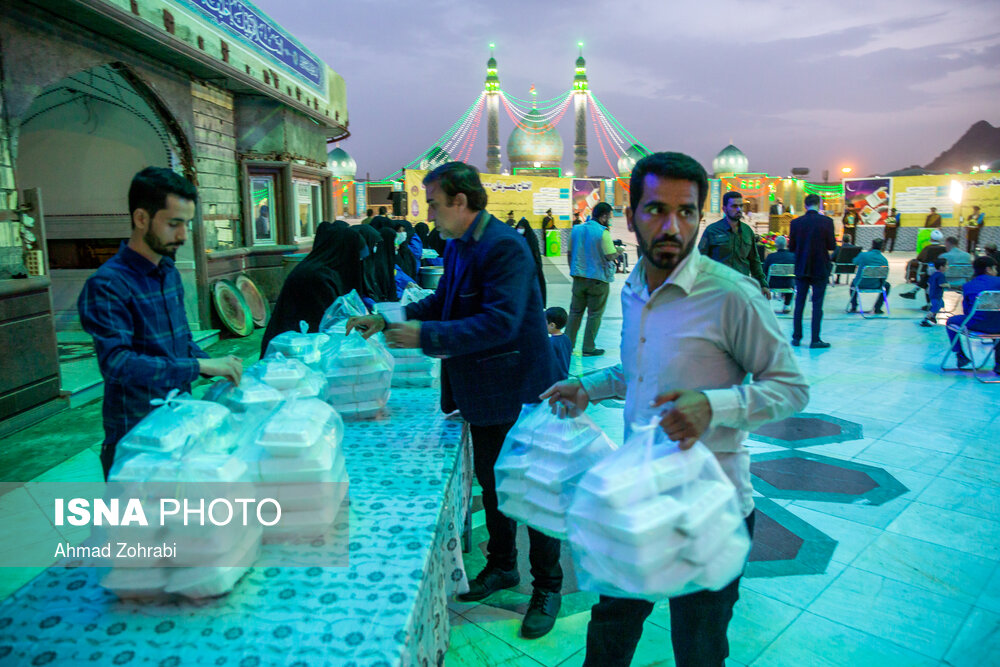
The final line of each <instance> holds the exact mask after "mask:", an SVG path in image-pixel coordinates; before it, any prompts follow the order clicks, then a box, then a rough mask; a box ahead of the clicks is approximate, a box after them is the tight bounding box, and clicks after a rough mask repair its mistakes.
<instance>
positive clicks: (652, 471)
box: [579, 447, 712, 507]
mask: <svg viewBox="0 0 1000 667" xmlns="http://www.w3.org/2000/svg"><path fill="white" fill-rule="evenodd" d="M678 455H681V456H686V460H685V461H684V464H683V465H677V461H676V460H671V457H674V456H678ZM711 456H712V454H711V452H710V451H708V449H707V448H702V447H695V448H692V449H689V450H687V451H685V452H682V453H678V452H674V453H672V454H669V455H667V456H664V457H660V458H653V459H651V460H649V461H647V462H645V464H644V465H643V466H642V467H641V468H636V469H635V471H634V473H633V474H623V473H622V471H621V469H620V468H616V467H615V462H614V457H609V458H605V459H603V460H602V461H600V462H598V463H597V464H595V465H594V466H593V467H591V469H590V470H589V471H588V472H587V474H585V475H584V476H583V477H582V478H581V479H580V482H579V486H580V488H581V489H584V490H586V491H588V492H589V493H591V494H593V495H595V496H598V497H600V498H601V499H602V500H603V501H604V502H606V503H607V504H608V505H611V506H612V507H627V506H629V505H631V504H634V503H636V502H640V501H642V500H647V499H649V498H652V497H654V496H657V495H659V494H661V493H663V492H664V491H669V490H670V489H673V488H676V487H678V486H681V485H682V484H686V483H688V482H691V481H693V480H695V479H697V478H698V476H699V474H700V473H701V468H702V466H703V465H704V464H705V462H706V461H707V460H708V458H707V457H711Z"/></svg>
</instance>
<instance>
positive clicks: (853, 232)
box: [844, 227, 858, 245]
mask: <svg viewBox="0 0 1000 667" xmlns="http://www.w3.org/2000/svg"><path fill="white" fill-rule="evenodd" d="M857 229H858V228H857V227H844V241H847V240H850V242H851V245H857V244H856V243H855V242H854V239H855V237H856V236H857Z"/></svg>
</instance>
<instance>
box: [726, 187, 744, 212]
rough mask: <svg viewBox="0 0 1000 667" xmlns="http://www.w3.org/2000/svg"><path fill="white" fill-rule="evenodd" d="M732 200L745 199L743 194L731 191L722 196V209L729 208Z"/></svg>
mask: <svg viewBox="0 0 1000 667" xmlns="http://www.w3.org/2000/svg"><path fill="white" fill-rule="evenodd" d="M730 199H743V193H742V192H736V191H735V190H730V191H729V192H727V193H726V194H724V195H722V208H726V207H727V206H729V200H730Z"/></svg>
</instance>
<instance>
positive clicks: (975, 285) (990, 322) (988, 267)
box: [948, 257, 1000, 374]
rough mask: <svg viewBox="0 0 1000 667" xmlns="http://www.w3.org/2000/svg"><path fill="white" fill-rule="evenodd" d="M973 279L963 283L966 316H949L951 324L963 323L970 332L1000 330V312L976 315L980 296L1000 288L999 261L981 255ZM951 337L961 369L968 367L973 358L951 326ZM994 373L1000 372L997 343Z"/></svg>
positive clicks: (963, 309) (994, 352)
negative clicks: (968, 355) (976, 305)
mask: <svg viewBox="0 0 1000 667" xmlns="http://www.w3.org/2000/svg"><path fill="white" fill-rule="evenodd" d="M972 273H973V276H972V279H971V280H969V282H967V283H965V284H964V285H962V313H963V314H962V315H953V316H952V317H949V318H948V326H951V325H956V326H962V325H963V324H964V325H965V326H967V327H968V329H969V330H970V331H978V332H980V333H1000V313H976V314H975V315H972V309H973V307H974V306H975V303H976V298H977V297H979V295H980V293H982V292H987V291H997V290H1000V278H998V277H997V263H996V260H995V259H993V258H992V257H977V258H976V259H975V260H974V261H973V262H972ZM948 340H949V341H951V349H952V350H954V351H955V360H956V361H957V362H958V367H959V368H965V367H966V366H968V365H969V363H971V360H970V359H969V358H968V357H967V356H966V355H965V352H964V351H963V350H962V343H961V341H960V340H959V339H958V336H957V334H956V333H955V332H954V331H952V330H951V329H948ZM993 364H994V365H993V372H994V373H997V374H1000V345H994V346H993Z"/></svg>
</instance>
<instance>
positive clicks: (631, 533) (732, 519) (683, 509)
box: [567, 417, 750, 600]
mask: <svg viewBox="0 0 1000 667" xmlns="http://www.w3.org/2000/svg"><path fill="white" fill-rule="evenodd" d="M567 523H568V528H569V531H568V532H569V542H570V545H571V547H572V552H573V559H574V564H575V565H576V572H577V578H578V580H579V582H580V586H581V588H582V589H583V590H588V591H594V592H598V593H601V594H604V595H611V596H616V597H633V598H644V599H650V600H656V599H661V598H667V597H673V596H676V595H683V594H686V593H691V592H694V591H697V590H701V589H710V590H719V589H720V588H722V587H724V586H725V585H726V584H728V583H729V582H731V581H732V580H733V579H735V578H736V577H737V576H738V575H739V574H740V573H741V572H742V571H743V566H744V564H745V562H746V558H747V554H748V553H749V552H750V537H749V535H748V534H747V530H746V526H745V524H744V522H743V516H742V513H741V512H740V506H739V502H738V500H737V495H736V489H735V487H734V486H733V484H732V482H730V481H729V478H727V477H726V475H725V473H723V471H722V468H721V467H719V464H718V462H717V461H716V459H715V456H714V455H713V454H712V452H710V451H709V450H708V448H707V447H705V445H703V444H701V443H700V442H699V443H695V445H694V447H692V448H690V449H688V450H681V449H680V448H679V447H678V446H677V444H676V443H675V442H673V441H671V440H670V439H669V438H668V437H667V435H666V434H665V433H664V431H663V429H662V428H660V426H659V418H658V417H657V418H654V419H653V420H651V421H650V423H649V424H643V425H635V426H633V429H632V435H631V436H630V437H629V439H628V441H627V442H626V443H625V446H624V447H622V448H621V449H619V450H617V451H616V452H614V453H613V454H611V455H609V456H608V457H606V458H605V459H603V460H602V461H600V462H599V463H598V464H597V465H595V466H593V467H592V468H591V469H590V470H589V471H588V472H587V473H586V474H585V475H583V477H582V478H581V479H580V481H579V483H578V485H577V490H576V494H575V496H574V497H573V502H572V504H571V506H570V508H569V513H568V517H567Z"/></svg>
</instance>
